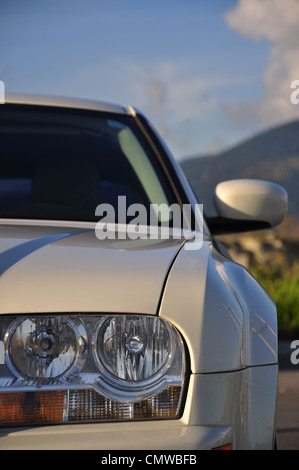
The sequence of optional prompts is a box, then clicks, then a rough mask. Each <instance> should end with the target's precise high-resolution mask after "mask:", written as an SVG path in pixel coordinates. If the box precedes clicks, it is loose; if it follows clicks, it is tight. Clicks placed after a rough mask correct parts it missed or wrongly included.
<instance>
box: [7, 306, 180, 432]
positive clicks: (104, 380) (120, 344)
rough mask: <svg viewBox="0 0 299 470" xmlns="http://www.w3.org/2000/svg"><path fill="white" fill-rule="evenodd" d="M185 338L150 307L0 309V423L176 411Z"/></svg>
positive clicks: (162, 415)
mask: <svg viewBox="0 0 299 470" xmlns="http://www.w3.org/2000/svg"><path fill="white" fill-rule="evenodd" d="M185 382H186V358H185V349H184V344H183V341H182V338H181V336H180V334H179V333H178V331H177V329H176V328H175V327H174V326H173V325H172V324H170V323H169V322H167V321H165V320H162V319H160V318H159V317H156V316H151V315H121V314H115V315H94V314H89V315H75V314H74V315H51V314H49V315H30V316H29V315H28V316H27V315H26V316H17V315H16V316H12V315H4V316H1V317H0V425H2V426H14V425H24V424H26V425H28V424H35V425H36V424H50V423H68V422H70V423H75V422H95V421H115V420H116V421H119V420H136V419H174V418H178V417H180V414H181V410H182V402H183V400H182V398H183V393H184V386H185Z"/></svg>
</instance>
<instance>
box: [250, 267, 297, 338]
mask: <svg viewBox="0 0 299 470" xmlns="http://www.w3.org/2000/svg"><path fill="white" fill-rule="evenodd" d="M250 271H251V272H252V274H253V275H254V276H255V277H256V279H257V280H258V281H259V282H260V284H261V285H262V286H263V287H264V288H265V289H266V291H267V292H268V293H269V294H270V296H271V297H272V298H273V300H274V301H275V303H276V306H277V317H278V329H279V335H280V337H292V336H296V335H297V336H298V333H299V268H298V267H296V268H295V267H293V268H288V269H286V270H285V269H284V268H283V267H282V266H281V265H280V266H272V267H270V268H269V267H260V266H254V267H252V268H251V269H250Z"/></svg>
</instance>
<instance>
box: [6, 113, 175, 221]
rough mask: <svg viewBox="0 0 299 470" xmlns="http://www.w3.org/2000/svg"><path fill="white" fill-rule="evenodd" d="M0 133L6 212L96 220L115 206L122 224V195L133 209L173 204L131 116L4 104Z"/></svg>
mask: <svg viewBox="0 0 299 470" xmlns="http://www.w3.org/2000/svg"><path fill="white" fill-rule="evenodd" d="M0 139H1V140H0V142H1V147H0V159H1V170H0V218H21V219H54V220H76V221H97V220H98V217H97V216H96V214H95V212H96V208H97V206H98V205H99V204H110V205H111V206H113V207H114V208H115V214H116V222H117V213H118V211H117V208H118V197H119V196H123V197H125V198H126V199H125V201H126V206H127V207H128V206H130V205H132V204H136V203H138V204H142V205H144V206H145V207H149V205H152V204H158V205H167V206H170V205H171V204H172V203H173V198H172V196H171V194H170V191H169V189H168V187H167V185H166V183H165V181H164V180H163V177H162V173H161V171H160V169H159V167H158V164H157V162H156V161H155V160H154V158H153V156H152V155H151V153H150V151H149V148H148V147H147V146H146V144H145V142H143V140H142V139H141V136H140V134H139V132H138V129H137V128H136V126H135V125H134V123H133V118H131V117H130V116H125V115H124V116H123V115H118V114H109V113H101V112H95V111H85V110H84V111H83V110H74V109H65V108H61V109H60V108H55V107H41V106H36V107H34V106H28V105H27V106H21V105H12V104H5V105H3V106H1V107H0ZM159 217H160V219H162V220H163V218H164V220H165V219H167V218H171V213H170V212H169V211H166V212H165V213H164V214H163V212H161V213H160V214H159Z"/></svg>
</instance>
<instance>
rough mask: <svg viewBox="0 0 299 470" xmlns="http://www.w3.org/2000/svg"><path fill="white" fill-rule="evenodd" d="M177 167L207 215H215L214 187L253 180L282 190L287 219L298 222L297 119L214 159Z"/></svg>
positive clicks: (202, 158) (199, 159) (203, 158)
mask: <svg viewBox="0 0 299 470" xmlns="http://www.w3.org/2000/svg"><path fill="white" fill-rule="evenodd" d="M181 167H182V169H183V171H184V172H185V174H186V176H187V178H188V180H189V181H190V183H191V185H192V187H193V189H194V191H195V192H196V193H197V194H198V196H199V198H200V200H201V202H202V203H203V205H204V210H205V212H206V213H207V214H211V215H214V214H215V209H214V205H213V201H212V195H213V190H214V188H215V186H216V184H217V183H219V182H220V181H225V180H230V179H237V178H253V179H262V180H268V181H272V182H274V183H277V184H280V185H281V186H283V187H284V188H285V189H286V191H287V192H288V195H289V215H290V216H292V217H295V218H299V190H298V189H299V188H298V186H299V119H298V120H293V121H291V122H288V123H284V124H281V125H278V126H275V127H272V128H270V129H267V130H265V131H263V132H260V133H258V134H256V135H254V136H253V137H251V138H249V139H247V140H245V141H243V142H241V143H239V144H237V145H235V146H234V147H232V148H230V149H227V150H224V151H222V152H220V153H218V154H217V155H211V156H199V157H192V158H189V159H188V158H187V159H185V160H183V161H181Z"/></svg>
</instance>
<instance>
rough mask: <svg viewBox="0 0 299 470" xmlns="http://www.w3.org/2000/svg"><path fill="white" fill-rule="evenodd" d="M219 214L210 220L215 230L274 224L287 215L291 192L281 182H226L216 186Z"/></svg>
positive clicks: (224, 231)
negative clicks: (289, 193)
mask: <svg viewBox="0 0 299 470" xmlns="http://www.w3.org/2000/svg"><path fill="white" fill-rule="evenodd" d="M214 203H215V207H216V210H217V213H218V215H219V217H215V218H211V219H208V224H209V225H210V230H211V232H212V233H214V234H216V233H218V234H220V233H233V232H242V231H247V230H256V229H262V228H269V227H274V226H275V225H278V224H280V222H282V220H283V219H284V217H285V215H286V214H287V210H288V195H287V192H286V191H285V190H284V189H283V188H282V187H281V186H279V185H278V184H275V183H270V182H268V181H261V180H250V179H240V180H231V181H224V182H222V183H219V184H218V185H217V186H216V188H215V193H214Z"/></svg>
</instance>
